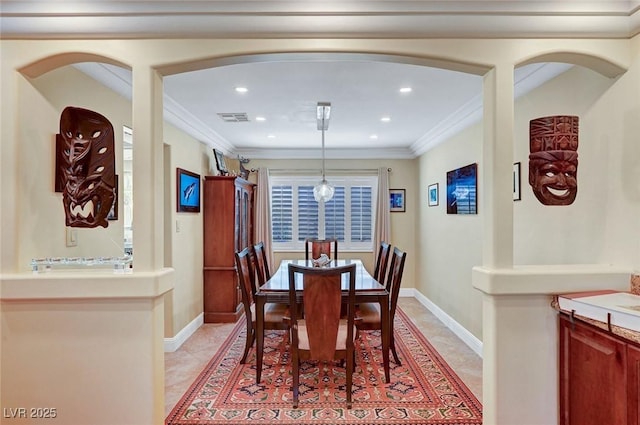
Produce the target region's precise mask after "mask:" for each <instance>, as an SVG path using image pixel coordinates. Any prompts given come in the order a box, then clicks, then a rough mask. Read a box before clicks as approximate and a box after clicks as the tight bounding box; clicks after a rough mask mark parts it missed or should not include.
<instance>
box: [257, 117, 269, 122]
mask: <svg viewBox="0 0 640 425" xmlns="http://www.w3.org/2000/svg"><path fill="white" fill-rule="evenodd" d="M266 120H267V119H266V118H265V117H256V121H266Z"/></svg>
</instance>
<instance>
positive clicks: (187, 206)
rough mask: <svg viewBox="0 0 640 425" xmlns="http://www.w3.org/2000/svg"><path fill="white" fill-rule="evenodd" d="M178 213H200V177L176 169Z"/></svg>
mask: <svg viewBox="0 0 640 425" xmlns="http://www.w3.org/2000/svg"><path fill="white" fill-rule="evenodd" d="M176 187H177V190H176V192H177V198H176V199H177V204H178V206H177V210H178V212H196V213H197V212H200V175H198V174H196V173H192V172H191V171H187V170H183V169H182V168H177V169H176Z"/></svg>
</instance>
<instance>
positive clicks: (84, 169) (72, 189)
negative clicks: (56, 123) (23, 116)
mask: <svg viewBox="0 0 640 425" xmlns="http://www.w3.org/2000/svg"><path fill="white" fill-rule="evenodd" d="M60 134H61V136H62V140H63V143H62V145H63V149H62V155H61V157H62V159H63V160H62V168H63V179H64V190H63V193H62V201H63V204H64V213H65V217H66V225H67V226H69V227H98V226H102V227H107V226H109V222H108V221H107V215H108V214H109V210H110V209H111V205H112V204H113V200H114V198H115V196H116V193H115V191H116V188H115V152H114V136H113V126H112V125H111V123H110V122H109V120H107V119H106V118H105V117H104V116H102V115H100V114H99V113H97V112H93V111H89V110H87V109H82V108H75V107H72V106H68V107H66V108H65V109H64V111H62V115H61V116H60Z"/></svg>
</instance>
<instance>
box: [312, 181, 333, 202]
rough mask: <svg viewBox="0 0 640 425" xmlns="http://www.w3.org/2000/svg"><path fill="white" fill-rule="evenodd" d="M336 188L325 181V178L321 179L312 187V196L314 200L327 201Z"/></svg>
mask: <svg viewBox="0 0 640 425" xmlns="http://www.w3.org/2000/svg"><path fill="white" fill-rule="evenodd" d="M335 191H336V189H335V188H334V187H333V186H332V185H330V184H329V183H327V181H326V180H324V179H322V181H321V182H320V183H318V184H317V185H315V186H314V187H313V197H314V198H315V200H316V202H327V201H330V200H331V198H333V194H334V192H335Z"/></svg>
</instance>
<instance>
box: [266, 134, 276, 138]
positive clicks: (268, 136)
mask: <svg viewBox="0 0 640 425" xmlns="http://www.w3.org/2000/svg"><path fill="white" fill-rule="evenodd" d="M275 138H276V136H275V134H268V135H267V139H275Z"/></svg>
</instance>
